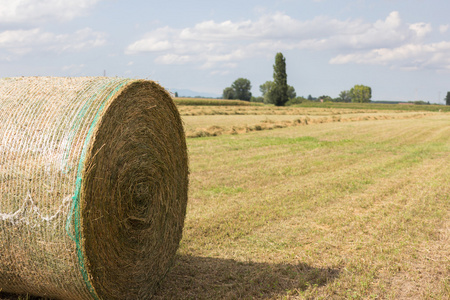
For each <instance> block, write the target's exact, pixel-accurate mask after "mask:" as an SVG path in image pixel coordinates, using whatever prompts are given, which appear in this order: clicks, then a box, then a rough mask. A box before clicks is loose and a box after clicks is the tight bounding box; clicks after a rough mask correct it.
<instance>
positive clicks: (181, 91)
mask: <svg viewBox="0 0 450 300" xmlns="http://www.w3.org/2000/svg"><path fill="white" fill-rule="evenodd" d="M169 91H171V92H172V93H174V94H175V92H177V93H178V97H203V98H219V97H222V95H219V94H214V93H203V92H196V91H192V90H187V89H175V88H173V89H169Z"/></svg>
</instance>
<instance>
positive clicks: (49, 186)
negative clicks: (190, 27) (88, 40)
mask: <svg viewBox="0 0 450 300" xmlns="http://www.w3.org/2000/svg"><path fill="white" fill-rule="evenodd" d="M0 120H1V122H0V142H1V143H0V197H1V198H0V290H1V291H3V292H8V293H29V294H31V295H37V296H45V297H51V298H58V299H148V298H150V297H151V295H152V294H153V293H154V291H155V288H156V286H157V284H158V283H159V281H160V280H161V279H162V278H163V277H164V275H165V273H166V272H167V270H168V268H169V267H170V265H171V263H172V261H173V258H174V256H175V252H176V250H177V248H178V245H179V242H180V239H181V236H182V229H183V224H184V218H185V214H186V203H187V188H188V159H187V152H186V141H185V136H184V131H183V126H182V123H181V120H180V116H179V113H178V111H177V109H176V107H175V105H174V104H173V102H172V99H171V97H170V95H169V94H168V93H167V92H166V91H165V90H164V89H163V88H162V87H160V86H159V85H158V84H156V83H155V82H152V81H145V80H131V79H118V78H106V77H98V78H94V77H84V78H50V77H32V78H6V79H0Z"/></svg>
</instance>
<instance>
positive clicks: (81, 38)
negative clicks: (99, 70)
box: [0, 28, 106, 59]
mask: <svg viewBox="0 0 450 300" xmlns="http://www.w3.org/2000/svg"><path fill="white" fill-rule="evenodd" d="M105 43H106V39H105V35H104V34H103V33H101V32H95V31H93V30H92V29H90V28H84V29H81V30H78V31H76V32H74V33H71V34H54V33H51V32H44V31H42V30H41V29H39V28H34V29H29V30H7V31H3V32H0V54H1V53H2V52H6V53H7V54H8V55H3V57H8V59H11V56H16V57H17V56H21V55H25V54H27V53H30V52H31V51H33V53H36V52H41V51H44V52H53V53H62V52H78V51H82V50H85V49H90V48H94V47H99V46H102V45H104V44H105Z"/></svg>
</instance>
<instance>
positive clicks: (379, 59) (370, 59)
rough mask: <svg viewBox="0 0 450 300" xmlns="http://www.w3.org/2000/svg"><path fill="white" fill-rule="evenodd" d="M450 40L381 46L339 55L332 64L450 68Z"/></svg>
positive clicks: (408, 68) (331, 61) (404, 67)
mask: <svg viewBox="0 0 450 300" xmlns="http://www.w3.org/2000/svg"><path fill="white" fill-rule="evenodd" d="M449 51H450V42H446V41H444V42H439V43H431V44H405V45H402V46H400V47H396V48H392V49H388V48H380V49H374V50H371V51H369V52H362V53H352V54H346V55H338V56H336V57H334V58H332V59H331V60H330V63H332V64H347V63H357V64H380V65H390V66H392V67H397V68H401V69H407V70H418V69H424V68H432V69H438V70H440V69H450V58H449V57H448V55H447V53H448V52H449Z"/></svg>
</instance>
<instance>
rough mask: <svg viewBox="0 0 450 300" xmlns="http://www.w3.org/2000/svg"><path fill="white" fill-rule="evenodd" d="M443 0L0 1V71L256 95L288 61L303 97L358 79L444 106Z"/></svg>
mask: <svg viewBox="0 0 450 300" xmlns="http://www.w3.org/2000/svg"><path fill="white" fill-rule="evenodd" d="M449 12H450V1H448V0H353V1H345V0H272V1H267V0H239V1H237V0H227V1H213V0H190V1H175V0H164V1H151V0H147V1H144V0H126V1H125V0H76V1H75V0H64V1H61V0H0V77H12V76H35V75H40V76H101V75H103V74H104V72H106V75H107V76H119V77H131V78H147V79H152V80H155V81H158V82H159V83H160V84H161V85H163V86H164V87H166V88H168V89H172V90H173V89H190V90H194V91H197V92H207V93H213V94H218V95H220V94H221V93H222V90H223V89H224V88H225V87H227V86H230V85H231V84H232V82H233V81H234V80H235V79H237V78H239V77H244V78H247V79H249V80H250V81H251V83H252V86H253V88H252V92H253V94H254V95H255V96H259V95H260V91H259V86H260V85H261V84H263V83H264V82H265V81H267V80H272V73H273V63H274V58H275V54H276V53H277V52H282V53H283V54H284V56H285V57H286V63H287V73H288V84H290V85H292V86H294V88H295V90H296V92H297V95H299V96H305V97H306V96H308V95H312V96H316V97H317V96H321V95H329V96H331V97H337V96H338V95H339V93H340V92H341V91H343V90H349V89H350V88H351V87H353V86H354V85H355V84H364V85H368V86H370V87H371V88H372V95H373V97H372V99H373V100H392V101H410V100H424V101H430V102H432V103H441V104H443V103H444V100H443V99H444V97H445V95H446V93H447V91H450V18H449V17H448V15H449Z"/></svg>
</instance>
